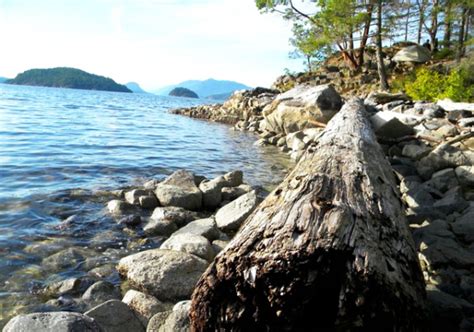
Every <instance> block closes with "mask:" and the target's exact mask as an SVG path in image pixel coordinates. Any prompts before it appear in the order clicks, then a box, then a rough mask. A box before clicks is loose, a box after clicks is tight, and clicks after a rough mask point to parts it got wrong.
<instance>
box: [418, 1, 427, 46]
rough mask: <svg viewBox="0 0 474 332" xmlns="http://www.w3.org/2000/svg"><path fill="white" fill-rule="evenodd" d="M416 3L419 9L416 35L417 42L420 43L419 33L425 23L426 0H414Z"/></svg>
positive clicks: (421, 31)
mask: <svg viewBox="0 0 474 332" xmlns="http://www.w3.org/2000/svg"><path fill="white" fill-rule="evenodd" d="M416 4H417V6H418V10H419V16H420V20H419V21H418V35H417V38H416V40H417V43H418V44H421V34H422V33H423V26H424V24H425V7H426V0H421V2H420V0H416Z"/></svg>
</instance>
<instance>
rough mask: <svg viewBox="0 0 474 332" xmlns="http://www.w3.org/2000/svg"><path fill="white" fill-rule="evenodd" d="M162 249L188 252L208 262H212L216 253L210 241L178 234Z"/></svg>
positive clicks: (201, 237)
mask: <svg viewBox="0 0 474 332" xmlns="http://www.w3.org/2000/svg"><path fill="white" fill-rule="evenodd" d="M160 249H170V250H176V251H182V252H187V253H188V254H193V255H196V256H198V257H201V258H203V259H205V260H207V261H212V259H213V258H214V251H213V249H212V246H211V243H210V242H209V240H208V239H206V238H205V237H204V236H201V235H194V234H189V233H183V234H176V235H173V236H171V237H170V238H169V239H168V240H166V241H165V242H163V244H162V245H161V246H160Z"/></svg>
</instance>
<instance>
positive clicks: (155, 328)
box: [146, 310, 172, 332]
mask: <svg viewBox="0 0 474 332" xmlns="http://www.w3.org/2000/svg"><path fill="white" fill-rule="evenodd" d="M171 313H172V310H169V311H163V312H159V313H157V314H155V315H154V316H153V317H151V319H150V321H149V322H148V325H147V327H146V332H159V331H160V328H161V327H162V326H164V325H165V322H166V319H167V318H168V316H169V315H171Z"/></svg>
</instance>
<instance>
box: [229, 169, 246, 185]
mask: <svg viewBox="0 0 474 332" xmlns="http://www.w3.org/2000/svg"><path fill="white" fill-rule="evenodd" d="M224 179H225V180H226V181H227V182H228V185H227V186H229V187H237V186H240V185H241V184H242V183H243V180H244V174H243V172H242V171H239V170H237V171H232V172H229V173H226V174H224Z"/></svg>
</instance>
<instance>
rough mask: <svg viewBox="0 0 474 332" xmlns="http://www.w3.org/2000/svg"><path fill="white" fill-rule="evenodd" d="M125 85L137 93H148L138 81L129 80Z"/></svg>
mask: <svg viewBox="0 0 474 332" xmlns="http://www.w3.org/2000/svg"><path fill="white" fill-rule="evenodd" d="M125 86H126V87H127V88H129V89H130V90H132V92H135V93H147V92H146V91H145V90H143V89H142V88H141V87H140V86H139V85H138V83H135V82H128V83H127V84H125Z"/></svg>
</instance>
